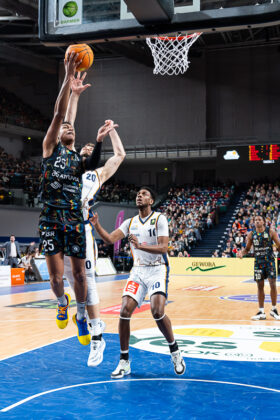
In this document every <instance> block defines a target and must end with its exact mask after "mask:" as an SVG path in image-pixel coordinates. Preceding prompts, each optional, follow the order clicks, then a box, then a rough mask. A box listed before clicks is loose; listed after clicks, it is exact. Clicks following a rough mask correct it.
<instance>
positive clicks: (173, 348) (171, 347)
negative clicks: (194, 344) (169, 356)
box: [168, 341, 179, 353]
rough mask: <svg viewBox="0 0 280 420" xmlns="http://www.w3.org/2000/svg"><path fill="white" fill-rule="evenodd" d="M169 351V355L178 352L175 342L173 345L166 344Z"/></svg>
mask: <svg viewBox="0 0 280 420" xmlns="http://www.w3.org/2000/svg"><path fill="white" fill-rule="evenodd" d="M168 346H169V349H170V353H173V352H174V351H177V350H179V347H178V344H177V343H176V341H173V343H168Z"/></svg>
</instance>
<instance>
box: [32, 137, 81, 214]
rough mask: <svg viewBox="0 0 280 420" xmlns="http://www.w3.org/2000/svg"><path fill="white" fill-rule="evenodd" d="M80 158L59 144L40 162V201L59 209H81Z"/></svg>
mask: <svg viewBox="0 0 280 420" xmlns="http://www.w3.org/2000/svg"><path fill="white" fill-rule="evenodd" d="M83 172H84V169H83V164H82V157H81V156H80V155H79V154H78V153H77V152H74V151H71V150H69V149H67V147H65V146H63V145H62V144H61V143H59V144H58V145H57V146H56V147H55V149H54V151H53V154H52V155H51V156H50V157H48V158H44V159H43V160H42V179H41V187H40V200H41V202H42V203H44V204H46V205H48V206H52V207H56V208H61V209H71V210H74V209H81V207H82V203H81V192H82V174H83Z"/></svg>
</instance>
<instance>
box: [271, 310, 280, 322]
mask: <svg viewBox="0 0 280 420" xmlns="http://www.w3.org/2000/svg"><path fill="white" fill-rule="evenodd" d="M269 315H270V316H271V317H272V318H274V319H276V321H280V317H279V318H276V316H275V314H274V315H272V313H271V312H270V314H269Z"/></svg>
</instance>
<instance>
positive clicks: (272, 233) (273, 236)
mask: <svg viewBox="0 0 280 420" xmlns="http://www.w3.org/2000/svg"><path fill="white" fill-rule="evenodd" d="M269 233H270V237H271V239H272V240H273V242H274V243H275V245H276V247H277V250H278V251H279V252H280V239H279V236H278V235H277V232H276V231H275V230H274V229H270V231H269Z"/></svg>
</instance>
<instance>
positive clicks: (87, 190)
mask: <svg viewBox="0 0 280 420" xmlns="http://www.w3.org/2000/svg"><path fill="white" fill-rule="evenodd" d="M101 185H102V184H101V182H100V179H99V175H98V172H97V171H88V172H86V173H84V174H83V188H82V203H83V217H84V220H88V218H89V217H90V216H91V214H90V207H92V206H93V204H94V202H95V200H96V198H97V194H98V192H99V190H100V188H101Z"/></svg>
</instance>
